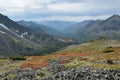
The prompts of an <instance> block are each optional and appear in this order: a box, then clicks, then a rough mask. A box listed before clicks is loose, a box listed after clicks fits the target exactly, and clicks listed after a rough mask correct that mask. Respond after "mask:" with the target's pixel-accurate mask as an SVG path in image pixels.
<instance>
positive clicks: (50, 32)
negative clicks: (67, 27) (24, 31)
mask: <svg viewBox="0 0 120 80" xmlns="http://www.w3.org/2000/svg"><path fill="white" fill-rule="evenodd" d="M17 23H18V24H19V25H22V26H25V27H27V28H30V29H32V30H34V31H37V32H42V33H45V34H48V35H52V36H56V37H60V36H62V35H63V33H62V32H61V31H59V30H57V29H55V28H52V27H50V26H45V25H43V24H38V23H36V22H34V21H24V20H21V21H17Z"/></svg>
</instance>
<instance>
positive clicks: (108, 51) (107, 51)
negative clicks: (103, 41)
mask: <svg viewBox="0 0 120 80" xmlns="http://www.w3.org/2000/svg"><path fill="white" fill-rule="evenodd" d="M110 52H114V50H105V51H103V53H110Z"/></svg>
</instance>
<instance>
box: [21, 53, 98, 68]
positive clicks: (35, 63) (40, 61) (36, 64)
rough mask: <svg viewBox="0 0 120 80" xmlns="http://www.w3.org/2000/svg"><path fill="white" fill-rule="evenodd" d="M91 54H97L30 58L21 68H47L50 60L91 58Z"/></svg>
mask: <svg viewBox="0 0 120 80" xmlns="http://www.w3.org/2000/svg"><path fill="white" fill-rule="evenodd" d="M91 54H96V53H95V52H86V53H67V54H65V55H63V53H60V54H56V55H48V56H30V57H29V56H28V57H27V58H29V59H30V60H28V61H27V62H26V63H24V64H22V66H21V68H26V67H31V68H33V69H37V68H42V67H46V66H48V65H49V63H48V60H50V59H59V58H71V57H79V56H89V55H91ZM68 62H69V60H63V61H62V62H61V64H65V63H68Z"/></svg>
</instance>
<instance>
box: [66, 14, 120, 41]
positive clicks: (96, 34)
mask: <svg viewBox="0 0 120 80" xmlns="http://www.w3.org/2000/svg"><path fill="white" fill-rule="evenodd" d="M66 30H67V31H66V34H67V35H68V36H69V34H71V35H70V37H73V38H76V39H77V40H78V41H79V42H85V41H90V40H94V39H98V38H100V37H106V38H111V39H120V36H119V35H120V16H119V15H113V16H111V17H109V18H107V19H106V20H96V21H84V22H80V23H77V24H75V25H73V26H71V27H69V28H68V29H66Z"/></svg>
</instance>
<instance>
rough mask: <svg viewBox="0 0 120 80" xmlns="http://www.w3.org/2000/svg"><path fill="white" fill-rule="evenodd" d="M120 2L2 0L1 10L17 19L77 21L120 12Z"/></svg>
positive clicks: (112, 0) (108, 0)
mask: <svg viewBox="0 0 120 80" xmlns="http://www.w3.org/2000/svg"><path fill="white" fill-rule="evenodd" d="M119 4H120V0H11V1H9V2H8V0H4V1H3V0H0V12H1V13H3V14H5V15H8V16H9V17H11V18H12V19H15V20H18V19H26V20H47V19H48V20H54V19H55V20H70V18H71V19H72V21H77V20H86V19H97V18H98V19H104V18H106V17H108V16H111V15H113V14H120V5H119ZM78 18H80V19H78Z"/></svg>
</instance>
